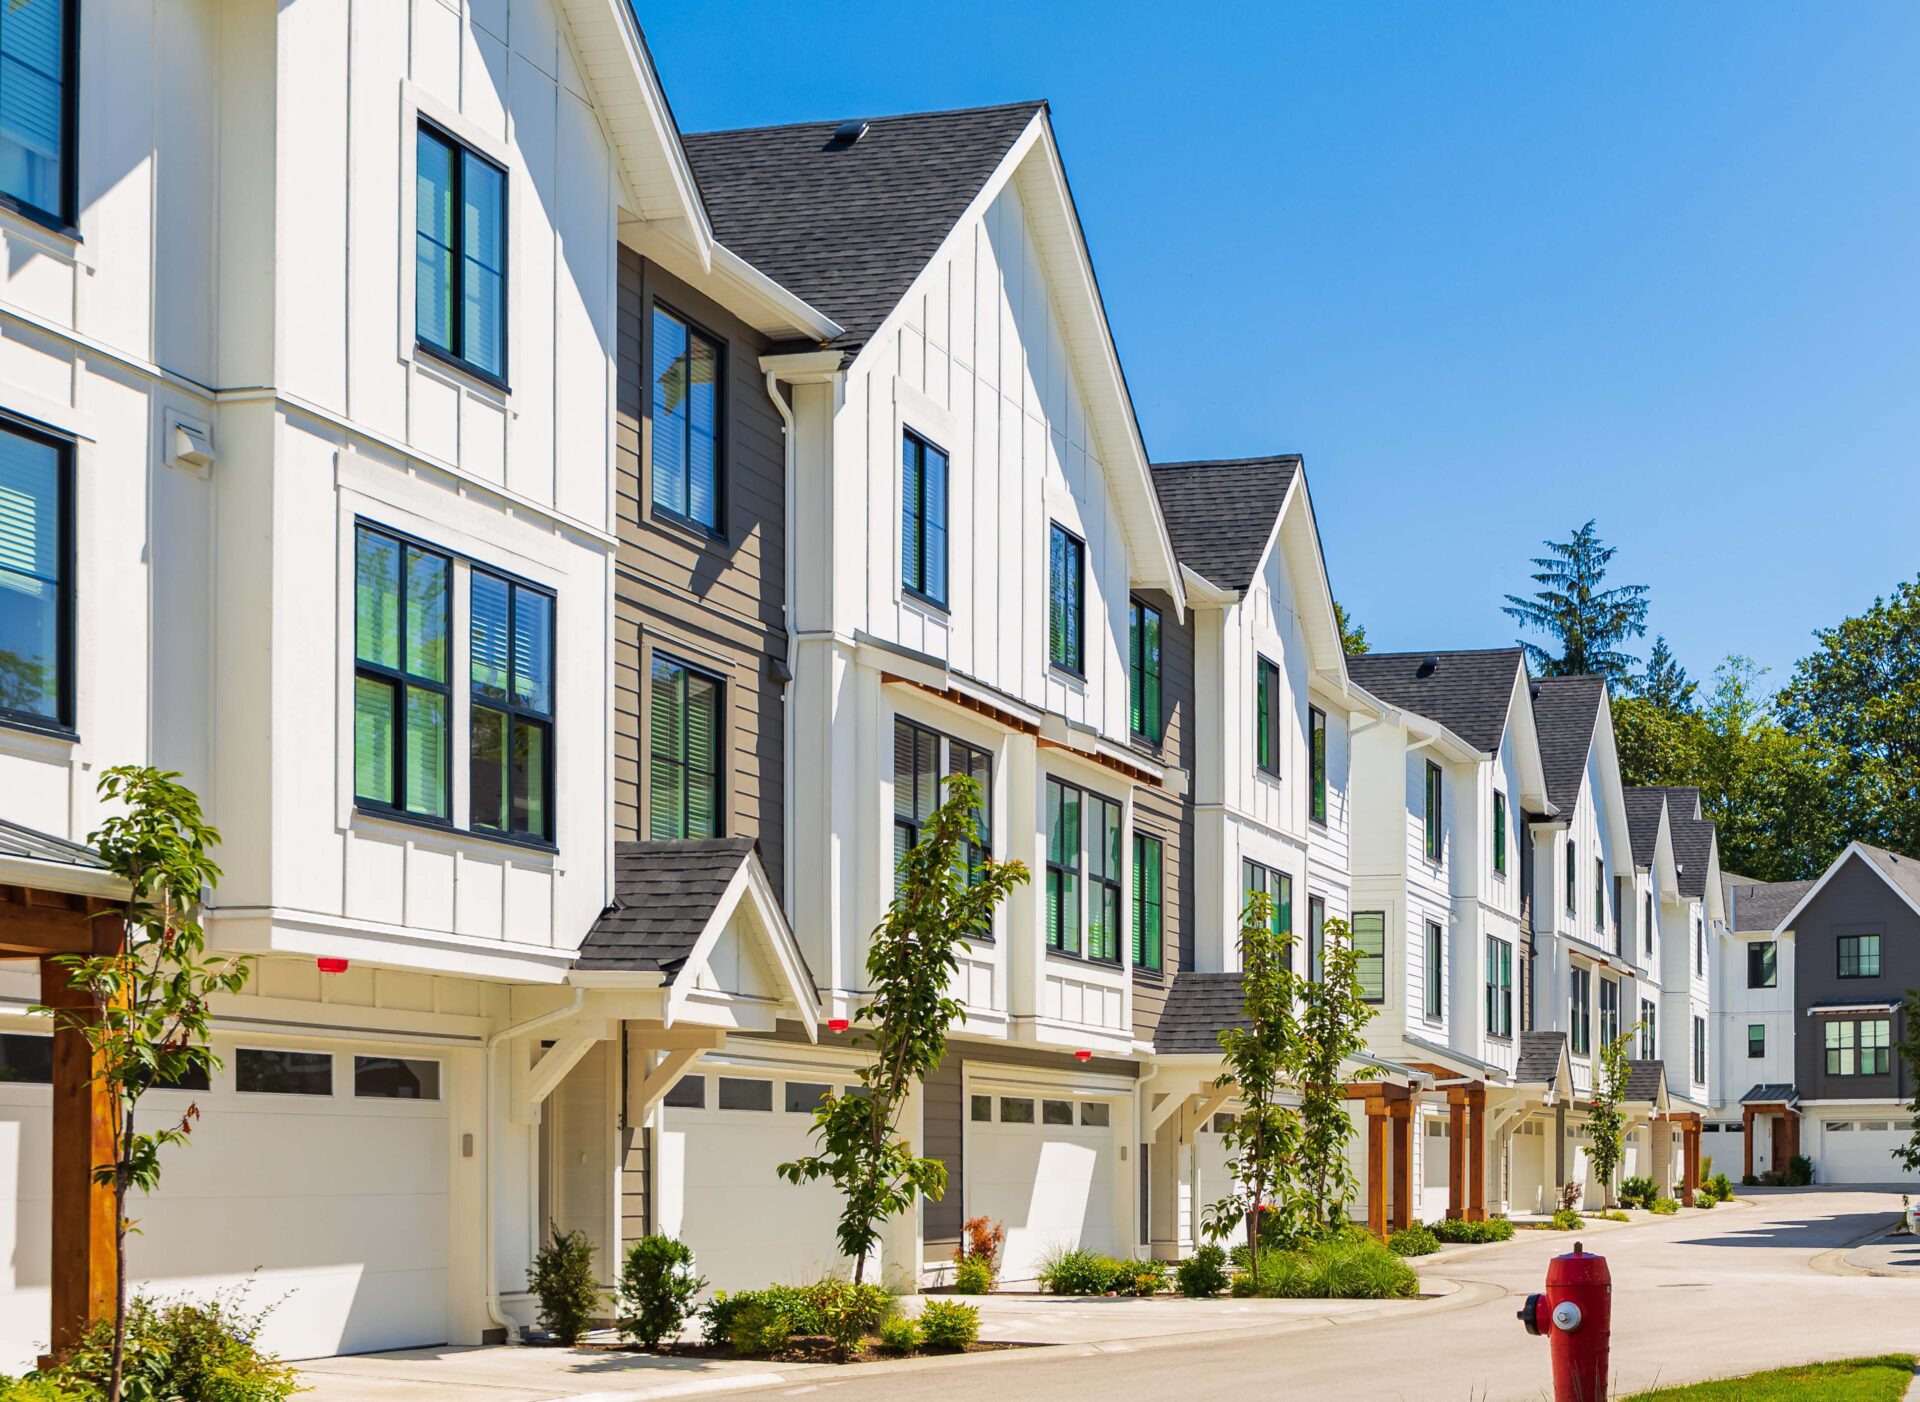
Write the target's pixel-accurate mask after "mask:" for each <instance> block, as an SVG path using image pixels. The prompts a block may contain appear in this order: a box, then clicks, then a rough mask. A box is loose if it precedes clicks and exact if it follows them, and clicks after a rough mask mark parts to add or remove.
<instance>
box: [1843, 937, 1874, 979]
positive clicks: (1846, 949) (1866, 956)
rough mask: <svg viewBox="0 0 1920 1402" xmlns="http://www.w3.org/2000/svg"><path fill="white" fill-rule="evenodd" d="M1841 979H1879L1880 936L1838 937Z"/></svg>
mask: <svg viewBox="0 0 1920 1402" xmlns="http://www.w3.org/2000/svg"><path fill="white" fill-rule="evenodd" d="M1839 974H1840V977H1841V978H1879V977H1880V936H1878V935H1842V936H1840V969H1839Z"/></svg>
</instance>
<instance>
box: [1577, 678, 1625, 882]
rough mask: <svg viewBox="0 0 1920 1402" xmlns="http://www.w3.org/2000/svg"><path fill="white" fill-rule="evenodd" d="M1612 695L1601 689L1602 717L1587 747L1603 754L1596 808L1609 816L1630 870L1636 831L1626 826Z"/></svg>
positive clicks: (1617, 842) (1617, 848) (1615, 848)
mask: <svg viewBox="0 0 1920 1402" xmlns="http://www.w3.org/2000/svg"><path fill="white" fill-rule="evenodd" d="M1610 698H1611V693H1610V692H1608V691H1607V690H1606V689H1605V688H1602V690H1601V693H1600V714H1599V715H1598V716H1597V717H1596V718H1595V720H1594V723H1593V740H1592V741H1591V743H1590V744H1589V746H1588V750H1589V752H1590V753H1591V752H1592V751H1594V750H1598V751H1599V754H1600V773H1601V776H1602V777H1601V784H1600V787H1601V789H1602V790H1603V793H1601V794H1599V795H1596V798H1597V799H1598V800H1599V802H1597V803H1596V805H1595V806H1596V807H1599V808H1601V810H1602V811H1603V812H1604V813H1605V814H1606V819H1607V825H1608V826H1609V827H1611V828H1612V829H1613V844H1614V850H1616V851H1619V852H1625V853H1626V854H1627V867H1628V869H1629V870H1631V869H1632V866H1633V831H1632V829H1631V827H1630V826H1629V825H1628V823H1627V791H1626V789H1625V788H1623V787H1622V786H1621V783H1620V753H1619V751H1618V750H1617V749H1616V748H1615V746H1614V742H1613V705H1612V702H1611V699H1610Z"/></svg>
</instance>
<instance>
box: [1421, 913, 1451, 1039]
mask: <svg viewBox="0 0 1920 1402" xmlns="http://www.w3.org/2000/svg"><path fill="white" fill-rule="evenodd" d="M1426 937H1427V949H1426V954H1427V958H1426V983H1427V1021H1429V1022H1438V1021H1440V1019H1441V1018H1442V1017H1444V1016H1446V1011H1447V1001H1446V983H1445V980H1446V971H1447V955H1446V937H1447V936H1446V931H1445V930H1443V929H1441V928H1440V922H1439V921H1437V920H1429V921H1427V929H1426Z"/></svg>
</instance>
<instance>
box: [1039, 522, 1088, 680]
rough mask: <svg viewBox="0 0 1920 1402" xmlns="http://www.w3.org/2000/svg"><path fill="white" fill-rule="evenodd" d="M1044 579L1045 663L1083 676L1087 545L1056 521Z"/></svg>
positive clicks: (1085, 666) (1049, 539) (1085, 653)
mask: <svg viewBox="0 0 1920 1402" xmlns="http://www.w3.org/2000/svg"><path fill="white" fill-rule="evenodd" d="M1047 580H1048V587H1047V660H1048V661H1049V662H1051V663H1052V664H1053V665H1054V666H1056V667H1064V668H1065V669H1066V670H1067V671H1069V672H1072V673H1074V674H1075V675H1076V676H1081V675H1085V673H1086V670H1087V640H1086V626H1087V545H1086V542H1085V541H1083V540H1081V539H1080V537H1079V536H1077V535H1075V534H1074V533H1073V532H1072V531H1070V530H1068V529H1067V528H1066V527H1065V526H1062V525H1061V524H1060V523H1059V522H1057V521H1056V522H1054V523H1053V524H1052V526H1051V527H1050V532H1049V536H1048V545H1047Z"/></svg>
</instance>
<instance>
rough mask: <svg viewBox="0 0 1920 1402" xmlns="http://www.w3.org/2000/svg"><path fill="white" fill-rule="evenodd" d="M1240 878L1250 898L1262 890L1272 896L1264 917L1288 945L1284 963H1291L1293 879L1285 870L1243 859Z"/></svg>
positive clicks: (1269, 926)
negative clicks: (1266, 916) (1276, 869)
mask: <svg viewBox="0 0 1920 1402" xmlns="http://www.w3.org/2000/svg"><path fill="white" fill-rule="evenodd" d="M1240 871H1241V878H1242V882H1243V884H1244V885H1245V886H1246V889H1247V896H1248V899H1249V900H1250V899H1251V898H1252V895H1253V893H1254V892H1255V891H1262V892H1265V893H1266V894H1267V895H1268V896H1269V897H1271V898H1272V904H1271V905H1270V907H1269V914H1268V919H1267V924H1268V928H1269V929H1271V930H1272V931H1273V933H1274V935H1275V936H1276V937H1277V938H1279V939H1280V940H1281V942H1282V943H1284V944H1285V945H1286V947H1287V965H1288V967H1290V968H1291V967H1292V965H1293V878H1292V877H1291V876H1288V875H1287V874H1286V873H1285V872H1284V871H1275V870H1274V869H1273V868H1272V867H1269V866H1262V865H1261V864H1260V863H1259V862H1252V861H1244V860H1243V861H1242V862H1241V863H1240Z"/></svg>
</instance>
